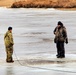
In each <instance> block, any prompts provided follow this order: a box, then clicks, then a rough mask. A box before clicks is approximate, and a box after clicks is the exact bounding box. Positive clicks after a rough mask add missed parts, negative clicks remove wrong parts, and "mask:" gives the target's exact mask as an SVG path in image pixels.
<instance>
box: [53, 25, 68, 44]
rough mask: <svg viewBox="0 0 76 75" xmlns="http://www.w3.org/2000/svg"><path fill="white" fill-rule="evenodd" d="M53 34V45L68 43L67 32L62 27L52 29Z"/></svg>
mask: <svg viewBox="0 0 76 75" xmlns="http://www.w3.org/2000/svg"><path fill="white" fill-rule="evenodd" d="M54 34H55V39H54V42H55V43H57V42H58V41H59V42H65V43H68V38H67V31H66V28H65V27H64V26H62V27H60V28H57V27H56V28H55V29H54Z"/></svg>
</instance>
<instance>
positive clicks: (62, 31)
mask: <svg viewBox="0 0 76 75" xmlns="http://www.w3.org/2000/svg"><path fill="white" fill-rule="evenodd" d="M54 34H55V39H54V42H55V43H56V47H57V55H56V56H57V58H65V48H64V43H66V44H68V37H67V31H66V28H65V26H64V25H63V23H62V22H61V21H59V22H58V24H57V27H56V28H55V29H54Z"/></svg>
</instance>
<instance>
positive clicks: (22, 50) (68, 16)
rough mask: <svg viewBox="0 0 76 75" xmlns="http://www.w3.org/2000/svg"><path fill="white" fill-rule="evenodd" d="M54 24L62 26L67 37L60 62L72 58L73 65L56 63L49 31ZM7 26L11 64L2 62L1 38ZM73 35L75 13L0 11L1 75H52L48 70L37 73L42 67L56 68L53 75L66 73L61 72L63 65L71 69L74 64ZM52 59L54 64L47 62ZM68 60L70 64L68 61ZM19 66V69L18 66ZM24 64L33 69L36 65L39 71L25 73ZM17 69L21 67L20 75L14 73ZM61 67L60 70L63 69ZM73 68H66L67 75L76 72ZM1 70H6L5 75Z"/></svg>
mask: <svg viewBox="0 0 76 75" xmlns="http://www.w3.org/2000/svg"><path fill="white" fill-rule="evenodd" d="M58 21H62V22H63V23H64V26H65V27H66V28H67V32H68V37H69V44H68V45H66V44H65V50H66V58H65V59H64V61H63V62H65V61H66V60H67V59H68V58H71V57H72V59H73V57H74V62H73V63H74V64H73V65H72V64H71V63H72V62H69V63H63V64H62V62H61V63H57V61H59V62H60V61H61V60H58V59H56V57H55V55H56V47H55V44H54V42H53V39H54V34H53V30H54V28H55V27H56V25H57V22H58ZM9 26H12V27H13V37H14V42H15V45H14V51H15V52H14V54H13V57H14V59H15V60H16V61H15V63H14V64H6V62H5V58H6V54H5V47H4V38H3V37H4V33H5V32H6V31H7V28H8V27H9ZM75 34H76V11H70V10H69V11H62V10H57V9H23V8H21V9H10V8H8V9H7V8H0V59H1V60H2V61H1V64H2V66H3V68H1V69H2V71H1V72H2V75H24V74H25V75H26V74H28V75H34V74H36V72H37V75H43V74H45V75H46V74H47V75H50V74H51V73H52V72H51V71H50V72H49V73H48V71H47V72H46V71H45V70H41V69H42V68H44V69H45V68H46V67H48V69H49V68H50V67H53V69H55V70H58V69H59V72H55V73H54V75H57V74H58V75H62V74H63V73H62V72H60V71H63V72H64V71H65V72H66V71H67V69H66V70H65V68H68V66H67V64H68V65H69V64H71V66H74V65H76V64H75V63H76V60H75V54H76V35H75ZM53 57H54V59H55V60H57V61H54V60H53V62H51V60H50V59H53ZM17 59H19V60H20V63H19V62H17ZM68 60H70V61H72V60H71V59H68ZM3 63H4V64H3ZM20 64H21V65H22V66H20ZM27 64H30V65H32V66H34V67H39V66H40V67H41V69H37V70H36V69H34V70H35V72H34V73H33V71H34V70H31V69H30V71H29V68H26V65H27ZM48 64H50V65H48ZM41 65H42V66H41ZM2 66H1V67H2ZM5 66H6V67H5ZM9 66H10V67H9ZM13 66H15V67H13ZM16 66H17V67H16ZM24 66H25V67H24ZM49 66H50V67H49ZM19 67H20V68H22V72H20V73H19V74H18V73H16V71H19V70H20V69H19ZM27 67H28V66H27ZM62 67H64V69H63V68H62ZM69 67H70V66H69ZM17 69H18V70H17ZM68 69H69V68H68ZM75 69H76V67H74V68H73V69H71V67H70V69H69V70H68V72H73V73H76V70H75ZM25 70H27V71H25ZM4 71H6V72H7V74H6V72H4ZM9 71H11V73H9V74H8V72H9ZM13 71H14V72H13ZM12 72H13V73H12ZM52 74H53V73H52ZM64 74H66V73H64ZM69 75H71V74H69Z"/></svg>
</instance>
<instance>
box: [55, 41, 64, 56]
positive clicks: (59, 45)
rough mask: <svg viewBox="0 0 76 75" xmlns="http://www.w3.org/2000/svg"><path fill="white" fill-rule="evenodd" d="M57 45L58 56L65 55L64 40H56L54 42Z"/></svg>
mask: <svg viewBox="0 0 76 75" xmlns="http://www.w3.org/2000/svg"><path fill="white" fill-rule="evenodd" d="M56 47H57V56H59V57H65V48H64V42H59V41H58V42H57V43H56Z"/></svg>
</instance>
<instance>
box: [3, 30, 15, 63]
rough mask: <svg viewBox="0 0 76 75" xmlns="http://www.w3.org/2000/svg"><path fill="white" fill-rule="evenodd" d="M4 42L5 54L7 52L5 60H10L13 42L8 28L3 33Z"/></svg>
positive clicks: (11, 59)
mask: <svg viewBox="0 0 76 75" xmlns="http://www.w3.org/2000/svg"><path fill="white" fill-rule="evenodd" d="M4 42H5V48H6V54H7V58H6V61H7V62H11V61H13V58H12V55H13V45H14V42H13V36H12V32H10V31H9V30H8V31H7V32H6V34H5V35H4Z"/></svg>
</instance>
